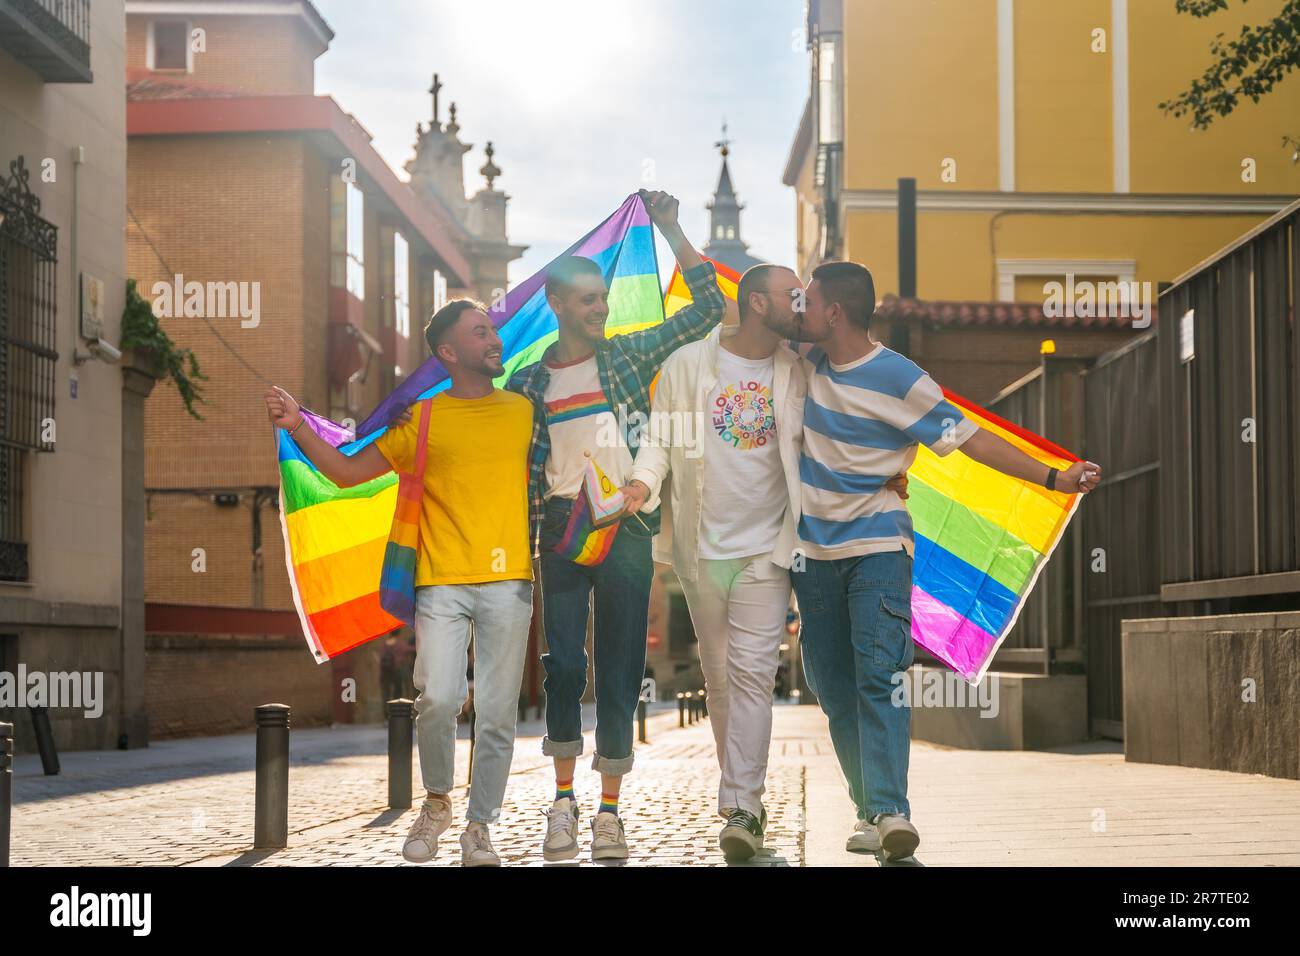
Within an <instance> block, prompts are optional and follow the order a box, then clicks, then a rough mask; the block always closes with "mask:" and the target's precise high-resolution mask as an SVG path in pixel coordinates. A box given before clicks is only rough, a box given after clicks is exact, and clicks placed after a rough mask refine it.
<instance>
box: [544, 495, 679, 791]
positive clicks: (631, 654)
mask: <svg viewBox="0 0 1300 956" xmlns="http://www.w3.org/2000/svg"><path fill="white" fill-rule="evenodd" d="M572 504H573V503H572V502H571V501H567V500H564V499H552V500H551V501H548V502H547V504H546V515H545V518H544V519H543V521H542V535H541V549H542V558H541V568H542V623H543V625H544V627H545V629H546V648H547V652H546V653H545V654H543V655H542V665H543V666H544V667H545V669H546V680H545V683H544V685H543V686H544V688H545V690H546V737H545V738H544V739H543V740H542V753H544V754H547V755H548V756H552V757H576V756H578V755H579V754H581V753H582V695H583V694H584V693H585V692H586V690H587V620H588V617H589V615H590V612H591V602H592V593H593V592H595V604H596V620H595V639H594V641H593V651H594V652H595V656H596V663H595V668H594V669H595V676H596V753H595V756H594V757H593V759H592V764H591V765H592V768H593V769H595V770H598V771H600V772H601V773H606V774H611V775H614V776H621V775H622V774H625V773H627V772H628V771H629V770H631V769H632V721H633V719H634V718H635V716H636V705H637V700H638V699H639V698H640V696H641V681H642V679H643V678H644V677H645V649H646V628H647V614H648V613H649V605H650V583H651V580H652V578H653V577H654V562H653V561H652V559H651V557H650V539H651V535H650V533H649V532H648V531H647V530H645V529H644V528H642V527H641V524H640V522H638V521H637V520H636V518H628V519H626V520H624V522H623V525H622V527H620V528H619V529H618V534H617V535H615V536H614V544H613V546H612V547H611V548H610V551H609V554H608V555H606V557H605V560H604V561H602V562H601V563H600V564H597V565H595V566H593V567H586V566H584V565H581V564H574V563H573V562H572V561H569V560H567V559H565V558H562V557H560V556H559V555H558V554H556V553H555V552H553V551H551V550H550V548H552V547H553V546H554V545H555V543H556V542H557V541H558V540H559V539H560V536H561V535H562V534H563V532H564V526H565V522H566V521H568V516H569V509H570V508H571V507H572Z"/></svg>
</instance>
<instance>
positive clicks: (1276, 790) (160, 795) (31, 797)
mask: <svg viewBox="0 0 1300 956" xmlns="http://www.w3.org/2000/svg"><path fill="white" fill-rule="evenodd" d="M541 732H542V729H541V727H540V725H538V724H537V723H536V722H530V723H529V724H526V725H523V726H521V736H520V738H519V741H518V744H517V747H516V754H515V761H514V772H513V774H512V776H511V780H510V785H509V789H508V791H507V794H506V805H505V807H504V810H503V812H502V816H501V820H500V821H499V822H498V823H497V824H496V825H495V826H493V828H492V836H493V842H494V844H495V846H496V848H497V851H498V852H499V853H500V854H501V856H502V859H503V861H504V862H506V863H507V864H514V865H542V859H541V838H542V834H543V831H544V823H543V819H542V816H541V813H540V810H541V809H542V808H543V807H545V806H547V805H549V803H550V800H551V796H552V792H553V782H552V778H551V773H550V767H549V761H548V760H547V759H545V758H543V757H542V755H541V752H540V751H541V748H540V743H539V738H540V734H541ZM649 736H650V741H651V742H650V744H648V745H645V746H640V747H638V749H637V766H636V769H635V770H634V771H633V772H632V774H630V775H629V776H628V777H627V779H626V781H625V783H624V787H623V798H622V801H621V807H620V809H621V813H622V815H623V817H624V821H625V824H626V827H627V837H628V844H629V847H630V850H631V859H630V861H629V862H630V864H632V865H656V866H666V865H722V864H723V860H722V856H721V854H720V853H719V851H718V849H717V842H716V836H717V831H718V828H719V826H720V819H719V817H718V816H717V813H716V809H715V806H714V800H715V794H716V787H717V782H718V772H717V768H716V764H715V762H714V755H713V741H712V735H711V732H710V729H709V726H708V723H707V721H705V722H702V723H700V724H698V725H695V726H689V727H686V728H684V729H679V728H678V727H677V717H676V714H675V712H673V713H662V714H657V715H654V716H652V717H651V718H650V722H649ZM385 739H386V738H385V732H384V730H383V728H381V727H341V728H335V729H327V730H297V731H294V732H293V737H292V744H291V755H292V756H291V759H292V766H291V770H290V774H289V788H290V794H289V825H290V835H289V845H288V847H287V848H286V849H284V850H281V851H278V852H266V851H253V850H251V849H250V846H251V842H252V839H251V838H252V830H253V786H254V781H253V772H252V768H253V737H252V736H251V735H233V736H227V737H211V738H199V739H191V740H178V741H166V742H161V743H158V744H155V745H153V746H152V747H150V748H148V749H146V750H136V751H128V752H117V751H109V752H102V753H101V752H86V753H75V754H65V755H63V773H62V775H60V776H57V777H44V776H42V775H41V770H40V763H39V759H38V758H37V757H35V756H34V755H24V756H21V757H19V758H17V761H16V771H15V778H14V798H15V807H14V818H13V840H12V854H13V864H14V865H16V866H45V865H71V866H94V865H131V864H149V865H197V866H244V865H260V866H273V865H283V866H317V865H330V866H337V865H342V866H349V865H352V866H356V865H363V866H371V865H385V866H398V865H401V866H405V865H407V864H405V862H404V861H403V860H402V858H401V856H400V852H399V851H400V846H401V842H402V838H403V836H404V835H405V833H406V830H407V828H408V827H409V825H410V822H411V820H412V817H413V814H414V813H415V810H408V811H402V812H397V811H389V810H387V809H386V808H385V803H386V796H387V782H386V781H387V767H386V764H387V760H386V757H385V756H384V747H385ZM590 747H591V743H590V739H588V744H587V752H588V753H590ZM771 754H772V756H771V767H770V770H769V774H768V793H767V796H766V798H765V804H766V806H767V808H768V813H769V818H770V819H769V829H768V834H767V852H766V853H765V854H764V855H763V856H762V857H761V858H760V859H759V860H758V861H757V865H767V866H773V865H776V866H781V865H789V866H819V865H858V866H877V865H879V862H878V861H877V859H876V858H875V857H874V856H873V855H870V854H868V855H854V854H849V853H846V852H845V850H844V839H845V837H846V836H847V835H848V833H849V831H850V830H851V828H852V825H853V812H852V809H851V805H850V803H849V800H848V797H847V793H846V790H845V788H844V785H843V783H842V781H841V780H840V777H839V772H838V768H837V765H836V762H835V757H834V754H833V752H832V750H831V746H830V741H829V737H828V736H827V734H826V725H825V720H824V718H823V717H822V715H821V713H820V711H819V710H818V709H817V708H814V707H794V706H780V707H777V708H776V717H775V727H774V732H773V741H772V751H771ZM468 755H469V747H468V740H461V741H460V743H459V745H458V750H457V757H458V764H459V765H458V772H457V780H458V787H457V790H456V792H455V794H454V797H455V799H456V801H457V817H458V821H457V822H456V823H454V824H453V826H452V828H451V829H450V830H449V831H448V832H447V834H445V835H444V837H443V841H442V843H441V847H440V851H439V855H438V858H437V859H436V860H435V861H434V862H433V863H431V864H429V865H431V866H454V865H457V864H459V860H460V848H459V846H458V845H457V840H456V837H457V835H458V833H459V829H460V826H461V824H460V822H459V818H460V815H461V813H462V812H463V808H464V796H465V788H464V782H465V778H466V771H467V761H468ZM589 760H590V758H589V757H588V758H587V759H586V760H585V761H584V760H583V759H580V760H579V762H578V771H577V778H576V782H575V787H576V790H577V793H578V797H579V801H580V804H581V809H582V817H583V819H582V832H581V834H580V839H581V842H582V847H583V851H584V855H583V856H582V857H580V858H579V860H580V861H582V862H583V863H584V864H585V865H590V864H589V863H586V855H585V854H586V850H587V846H588V843H589V836H590V831H589V829H588V828H587V821H588V819H589V818H590V816H591V815H592V812H593V811H594V804H595V801H596V800H597V799H598V796H599V787H600V781H599V777H598V776H597V775H596V774H595V773H594V772H593V771H592V770H591V769H590V765H589ZM413 779H414V780H415V781H416V787H417V801H418V799H419V797H418V792H419V791H418V780H419V775H418V768H415V770H414V776H413ZM911 799H912V808H913V813H912V816H913V819H914V821H915V822H916V824H917V826H918V827H919V829H920V831H921V834H922V843H921V847H920V850H919V851H918V854H917V860H916V861H915V862H917V863H920V864H921V865H930V866H934V865H939V866H980V865H1049V866H1087V865H1121V866H1124V865H1195V866H1220V865H1271V864H1280V865H1296V864H1300V781H1294V780H1282V779H1274V778H1268V777H1261V776H1252V775H1246V774H1234V773H1224V772H1219V771H1211V770H1193V769H1187V768H1182V767H1167V766H1156V765H1148V764H1133V763H1125V762H1124V759H1123V754H1122V752H1120V750H1119V747H1118V745H1117V744H1114V743H1109V742H1099V743H1095V744H1090V745H1082V746H1079V747H1074V748H1068V749H1066V750H1061V751H1052V752H1019V751H994V752H990V751H965V750H953V749H947V748H942V747H938V746H935V745H931V744H926V743H922V742H916V743H914V744H913V747H912V759H911ZM569 865H573V864H569ZM751 865H753V864H751Z"/></svg>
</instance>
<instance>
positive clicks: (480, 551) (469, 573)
mask: <svg viewBox="0 0 1300 956" xmlns="http://www.w3.org/2000/svg"><path fill="white" fill-rule="evenodd" d="M430 401H431V402H432V403H433V404H432V407H431V408H430V410H429V442H428V447H429V450H428V452H427V454H426V456H425V467H424V502H423V504H422V506H421V508H420V553H419V557H418V559H417V561H416V570H415V585H416V587H422V586H424V585H427V584H483V583H485V582H488V581H515V580H525V581H531V580H532V577H533V562H532V551H531V549H530V548H529V544H528V446H529V443H530V442H531V441H532V437H533V406H532V403H531V402H529V401H528V399H526V398H524V397H523V396H522V395H516V394H515V393H514V392H505V391H501V390H500V389H497V390H495V391H493V392H492V394H491V395H486V396H484V397H483V398H456V397H455V396H453V395H448V394H447V393H446V392H440V393H438V394H437V395H435V396H434V397H433V398H432V399H430ZM419 433H420V406H419V405H415V406H412V408H411V420H410V421H409V422H406V423H405V424H403V425H399V426H397V427H394V428H389V429H388V431H386V432H385V433H384V434H383V435H381V436H380V437H379V438H378V439H376V441H375V447H376V448H378V449H379V452H380V454H382V455H383V456H384V458H386V459H387V460H388V463H389V464H390V465H392V466H393V470H394V471H397V472H399V473H404V472H409V471H410V470H411V469H412V468H414V467H415V443H416V440H417V438H418V437H419Z"/></svg>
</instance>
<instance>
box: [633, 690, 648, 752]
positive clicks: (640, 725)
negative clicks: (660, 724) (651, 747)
mask: <svg viewBox="0 0 1300 956" xmlns="http://www.w3.org/2000/svg"><path fill="white" fill-rule="evenodd" d="M636 727H637V734H636V737H637V740H639V741H641V743H643V744H648V743H649V742H650V741H649V740H648V739H647V737H646V732H645V701H643V700H639V701H637V702H636Z"/></svg>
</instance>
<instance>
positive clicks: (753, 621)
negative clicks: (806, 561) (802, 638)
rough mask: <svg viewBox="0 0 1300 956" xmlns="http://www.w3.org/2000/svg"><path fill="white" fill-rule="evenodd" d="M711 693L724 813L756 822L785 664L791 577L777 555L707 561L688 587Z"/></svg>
mask: <svg viewBox="0 0 1300 956" xmlns="http://www.w3.org/2000/svg"><path fill="white" fill-rule="evenodd" d="M682 592H683V593H684V594H685V595H686V604H687V607H689V608H690V612H691V623H692V624H693V625H694V627H695V638H696V641H697V643H698V647H699V652H700V669H701V670H703V671H704V686H705V690H706V691H707V692H708V701H709V723H710V724H711V725H712V727H713V739H714V742H715V743H716V745H717V748H718V765H719V767H720V768H721V770H722V779H721V782H720V783H719V785H718V810H719V811H720V812H721V811H726V810H729V809H735V808H737V807H739V808H740V809H743V810H748V811H749V812H750V813H752V814H754V815H755V816H757V815H758V814H759V813H760V812H761V810H762V809H763V804H762V798H763V791H764V789H765V784H764V781H765V780H766V778H767V753H768V749H769V748H770V747H771V744H772V689H773V688H774V687H775V686H776V669H777V666H778V664H779V663H780V659H781V638H782V637H783V636H784V634H785V617H786V612H787V611H788V610H789V609H790V572H789V571H787V570H786V569H785V568H782V567H778V566H777V565H775V564H773V563H772V559H771V556H770V555H766V554H763V555H759V556H757V557H752V558H732V559H729V560H716V561H709V560H701V561H700V562H699V572H698V576H697V577H696V579H695V580H694V581H682Z"/></svg>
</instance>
